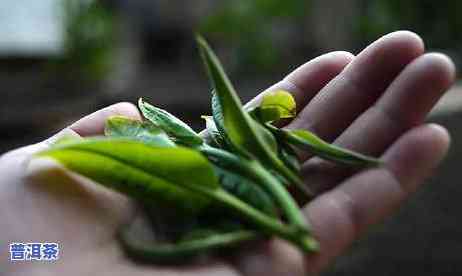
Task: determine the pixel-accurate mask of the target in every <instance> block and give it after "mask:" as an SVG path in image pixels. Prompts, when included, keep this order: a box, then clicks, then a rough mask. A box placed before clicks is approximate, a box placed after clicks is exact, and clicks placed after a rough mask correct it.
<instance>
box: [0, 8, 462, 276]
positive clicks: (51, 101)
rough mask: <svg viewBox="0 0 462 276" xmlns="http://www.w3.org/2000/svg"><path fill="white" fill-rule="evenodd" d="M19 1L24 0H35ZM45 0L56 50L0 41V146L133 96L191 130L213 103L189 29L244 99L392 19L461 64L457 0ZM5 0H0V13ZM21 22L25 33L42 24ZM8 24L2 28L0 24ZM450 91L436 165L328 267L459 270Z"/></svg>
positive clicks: (359, 41)
mask: <svg viewBox="0 0 462 276" xmlns="http://www.w3.org/2000/svg"><path fill="white" fill-rule="evenodd" d="M50 1H52V0H50ZM21 2H23V3H22V5H25V6H26V8H27V5H31V7H32V3H33V2H34V1H33V0H29V1H26V0H22V1H21ZM52 2H54V3H55V8H56V9H58V10H59V11H60V13H59V14H60V15H61V17H60V20H59V21H57V22H56V24H58V25H59V26H60V27H61V29H62V30H63V32H62V43H61V44H62V45H61V46H62V47H61V49H60V50H59V51H56V52H52V53H50V52H46V51H40V49H38V50H37V49H35V50H34V48H33V47H32V48H31V50H25V51H18V50H17V49H14V48H13V49H11V47H10V48H8V47H7V43H5V41H3V40H0V83H1V86H0V87H1V88H0V93H1V100H0V129H1V135H0V153H2V152H5V151H7V150H10V149H13V148H15V147H18V146H21V145H26V144H29V143H33V142H37V141H40V140H43V139H44V138H46V137H48V136H50V135H52V134H53V133H54V132H56V131H58V130H59V129H61V128H63V127H64V126H66V125H67V124H69V123H70V122H72V121H74V120H76V119H78V118H80V117H82V116H83V115H85V114H88V113H90V112H93V111H95V110H97V109H99V108H102V107H104V106H106V105H109V104H112V103H115V102H118V101H132V102H135V101H136V100H137V99H138V97H141V96H142V97H144V98H146V99H147V100H149V101H150V102H153V103H155V104H156V105H157V106H159V107H162V108H165V109H168V110H169V111H171V112H172V113H174V114H175V115H177V116H179V117H181V118H182V119H184V120H185V121H187V122H188V123H190V124H192V125H193V126H194V127H195V128H196V129H200V128H201V127H203V122H201V119H200V115H202V114H207V113H209V110H210V108H209V88H208V83H207V80H206V79H205V74H204V73H203V70H202V65H201V64H200V60H199V56H198V54H197V50H196V48H195V45H194V40H193V33H194V32H196V31H199V32H201V33H202V34H204V35H205V36H206V37H207V39H209V40H210V42H211V43H212V45H213V47H214V48H215V49H216V51H217V53H218V55H219V56H220V58H221V59H222V61H223V63H224V65H225V67H226V69H227V71H228V72H229V73H230V75H231V78H232V80H233V81H234V83H235V85H236V87H237V90H238V92H239V94H240V95H241V97H242V98H243V100H244V101H246V100H248V99H250V98H252V97H253V96H254V95H256V94H257V93H258V92H260V91H262V90H263V89H265V88H266V87H268V86H269V85H271V84H272V83H274V82H276V81H278V80H279V79H281V78H282V77H283V76H284V74H286V73H287V72H289V71H290V70H291V69H294V68H295V67H297V66H298V65H300V64H302V63H304V62H306V61H307V60H309V59H311V58H313V57H315V56H317V55H319V54H322V53H325V52H328V51H332V50H347V51H351V52H354V53H357V52H358V51H359V50H360V49H362V48H363V47H364V46H366V45H368V44H369V43H370V42H372V41H373V40H375V39H376V38H378V37H380V36H381V35H384V34H386V33H388V32H391V31H394V30H399V29H408V30H413V31H415V32H417V33H418V34H420V35H421V36H422V37H423V38H424V40H425V41H426V45H427V48H429V49H430V50H437V51H442V52H444V53H446V54H448V55H450V56H451V57H452V58H453V59H454V60H455V62H456V64H461V63H462V19H460V15H459V12H461V11H462V1H458V0H441V1H429V0H407V1H399V0H381V1H366V0H344V1H341V0H311V1H303V0H286V1H282V0H279V1H277V0H255V1H248V0H229V1H212V0H196V1H168V0H113V1H78V0H67V1H66V0H64V1H60V0H56V1H52ZM35 5H36V4H35ZM10 6H11V4H9V1H0V14H1V12H2V10H3V12H5V11H7V10H8V9H10V8H11V7H10ZM31 10H33V9H31ZM27 16H29V17H33V16H34V12H31V13H30V14H28V15H27ZM37 16H39V15H37ZM9 20H13V21H14V20H17V21H21V20H22V21H24V18H21V17H18V18H16V19H15V18H12V19H11V18H10V19H9ZM37 20H40V18H38V19H37ZM26 22H27V20H26ZM13 23H14V22H13ZM29 28H30V32H31V35H32V34H33V33H34V32H40V31H41V29H40V27H39V26H34V25H32V26H30V27H29ZM2 32H3V33H2ZM5 32H8V29H6V30H5V28H3V29H2V28H0V35H4V34H5ZM11 32H14V28H12V29H11ZM25 43H27V42H25ZM2 44H3V45H2ZM23 46H27V45H23ZM458 90H459V88H458V86H457V85H456V86H455V87H454V88H453V89H452V91H451V93H450V95H448V97H446V98H445V99H444V100H443V102H442V103H440V104H439V106H438V108H437V109H436V110H434V112H433V113H432V116H431V117H430V118H429V120H430V121H436V122H438V123H441V124H443V125H444V126H446V127H447V128H448V129H449V131H450V132H451V134H452V136H453V145H452V148H451V150H450V153H449V157H448V158H447V160H446V161H445V163H444V165H443V166H442V168H441V169H440V170H439V171H438V173H437V175H436V176H434V177H433V178H432V179H431V180H429V181H428V185H426V186H425V187H424V188H423V189H421V190H420V191H419V192H418V193H417V195H415V196H414V197H413V198H412V199H411V200H410V201H409V202H408V203H407V204H406V205H405V206H403V207H402V208H401V209H400V211H399V212H398V213H397V214H396V215H395V216H394V217H393V218H391V219H389V220H388V221H387V222H385V223H384V224H382V225H379V226H377V227H375V228H374V229H372V230H371V232H370V233H369V235H367V237H366V238H364V239H363V240H361V241H359V242H357V243H356V244H355V245H354V246H353V248H352V249H351V250H350V251H349V252H348V253H347V254H346V255H345V256H342V257H340V258H339V259H338V260H337V261H336V262H335V264H334V265H333V266H332V268H331V269H330V271H328V272H326V273H325V275H409V274H414V273H415V274H418V275H460V274H461V273H460V272H462V253H461V252H462V231H461V230H460V227H461V226H462V223H461V222H460V221H461V220H460V219H459V217H460V216H459V212H461V211H462V201H461V200H460V199H459V197H460V196H461V195H462V187H460V181H459V177H458V166H459V163H461V161H462V155H461V153H460V152H459V151H462V148H461V143H462V142H460V141H462V139H461V138H462V132H461V131H460V130H459V125H460V122H461V120H462V112H461V111H462V101H461V100H460V99H459V98H460V97H459V96H458ZM459 103H460V104H459ZM422 150H425V149H422ZM371 185H373V183H371Z"/></svg>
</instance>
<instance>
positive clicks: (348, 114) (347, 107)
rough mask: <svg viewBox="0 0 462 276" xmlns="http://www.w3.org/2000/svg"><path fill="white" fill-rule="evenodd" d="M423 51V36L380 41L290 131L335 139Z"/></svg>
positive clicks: (324, 91)
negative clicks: (309, 132) (306, 132)
mask: <svg viewBox="0 0 462 276" xmlns="http://www.w3.org/2000/svg"><path fill="white" fill-rule="evenodd" d="M423 49H424V46H423V42H422V40H421V39H420V37H418V36H417V35H416V34H414V33H411V32H407V31H399V32H394V33H391V34H388V35H386V36H384V37H382V38H380V39H378V40H377V41H375V42H374V43H372V44H371V45H369V46H368V47H367V48H366V49H365V50H363V51H362V52H361V53H360V54H358V55H357V56H356V58H355V59H354V60H353V61H352V62H351V63H350V64H349V65H348V66H347V67H346V68H345V70H343V72H342V73H341V74H339V75H338V76H337V77H336V78H335V79H333V80H332V81H331V82H330V83H329V84H328V85H326V86H325V87H324V88H323V89H322V90H321V91H320V92H319V93H318V94H317V95H316V96H315V97H314V98H313V99H312V100H311V102H310V103H309V104H308V105H307V106H306V107H305V108H304V109H303V110H302V112H301V113H300V115H299V116H298V117H297V119H295V120H294V121H293V122H292V123H291V124H290V125H289V128H305V129H308V130H310V131H313V132H315V133H316V134H317V135H319V136H320V137H321V138H323V139H326V140H328V141H332V140H334V139H335V138H336V137H337V136H338V135H339V134H340V133H341V132H342V131H343V130H344V129H345V128H346V127H347V126H348V125H349V124H351V122H352V121H353V120H354V119H355V118H356V117H357V116H359V115H360V114H361V113H362V112H363V111H364V110H366V109H367V108H368V107H369V106H370V105H371V104H373V103H374V102H375V101H376V100H377V98H378V97H379V96H380V95H381V94H382V93H383V91H384V90H385V89H386V88H387V87H388V85H389V84H390V83H391V81H392V80H393V79H394V78H395V77H396V76H397V75H398V74H399V73H400V72H401V70H402V69H403V68H404V67H405V66H406V65H407V64H408V63H409V62H411V61H412V60H413V59H415V58H416V57H418V56H420V55H421V54H422V53H423Z"/></svg>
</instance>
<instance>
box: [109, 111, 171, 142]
mask: <svg viewBox="0 0 462 276" xmlns="http://www.w3.org/2000/svg"><path fill="white" fill-rule="evenodd" d="M104 133H105V135H106V136H109V137H119V138H124V137H125V138H132V139H136V140H139V141H142V142H144V143H147V144H150V145H153V146H159V147H175V146H176V145H175V143H174V142H173V141H172V140H170V138H169V137H168V135H167V134H166V133H165V132H164V131H163V130H162V129H160V128H159V127H156V126H155V125H153V124H152V123H150V122H142V121H139V120H135V119H132V118H128V117H124V116H112V117H109V119H108V120H107V121H106V127H105V129H104Z"/></svg>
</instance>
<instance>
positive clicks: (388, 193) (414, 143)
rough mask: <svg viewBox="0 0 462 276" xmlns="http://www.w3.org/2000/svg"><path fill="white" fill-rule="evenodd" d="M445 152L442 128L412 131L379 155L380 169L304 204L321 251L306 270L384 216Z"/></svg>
mask: <svg viewBox="0 0 462 276" xmlns="http://www.w3.org/2000/svg"><path fill="white" fill-rule="evenodd" d="M448 147H449V135H448V133H447V131H446V130H445V129H444V128H442V127H440V126H437V125H423V126H420V127H416V128H414V129H412V130H410V131H408V132H407V133H406V134H404V135H403V136H402V137H401V138H400V139H399V140H398V141H396V142H395V143H394V144H393V145H392V146H391V147H390V148H389V149H388V150H387V151H386V152H385V154H384V155H383V160H384V161H385V163H386V165H385V167H384V168H377V169H371V170H368V171H364V172H362V173H359V174H357V175H355V176H353V177H351V178H350V179H348V180H346V181H345V182H344V183H343V184H341V185H340V186H339V187H337V188H336V189H334V190H332V191H330V192H328V193H325V194H323V195H322V196H320V197H318V198H317V199H315V200H314V201H313V202H312V203H310V204H309V205H308V206H307V208H306V213H307V215H308V217H309V219H310V221H311V223H312V227H313V231H314V233H315V236H316V238H317V239H318V241H319V242H320V246H321V251H320V254H318V255H313V256H308V261H309V262H310V264H311V266H310V268H312V269H320V268H321V267H323V266H325V265H326V264H327V263H328V262H329V260H331V259H332V258H333V257H335V256H337V255H339V254H340V253H341V252H342V251H344V250H345V249H346V247H348V246H349V245H350V244H351V242H352V241H353V240H354V239H356V238H357V237H358V235H360V234H361V233H363V232H364V231H365V230H366V229H367V227H368V226H369V225H371V224H373V223H376V222H377V221H379V220H381V219H383V218H384V217H385V216H387V215H388V214H390V212H391V211H393V210H394V209H395V208H396V207H397V206H398V205H399V204H400V203H401V202H402V201H403V200H404V199H406V198H407V197H408V196H409V195H410V194H411V193H412V192H414V191H415V190H416V189H417V187H418V186H419V185H420V184H421V183H422V181H423V180H424V179H425V178H426V177H427V176H429V174H430V172H432V171H433V169H434V168H435V167H436V166H437V165H438V164H439V163H440V161H441V160H442V158H443V157H444V156H445V155H446V152H447V150H448Z"/></svg>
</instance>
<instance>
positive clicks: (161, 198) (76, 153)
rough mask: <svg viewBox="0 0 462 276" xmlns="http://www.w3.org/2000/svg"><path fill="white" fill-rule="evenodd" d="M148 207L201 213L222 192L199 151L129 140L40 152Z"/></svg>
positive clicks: (92, 142)
mask: <svg viewBox="0 0 462 276" xmlns="http://www.w3.org/2000/svg"><path fill="white" fill-rule="evenodd" d="M38 156H39V157H51V158H54V159H56V160H57V161H59V162H60V163H61V164H62V165H64V166H65V167H66V168H68V169H70V170H72V171H74V172H76V173H79V174H81V175H83V176H86V177H88V178H90V179H92V180H94V181H96V182H98V183H100V184H102V185H105V186H107V187H109V188H112V189H115V190H118V191H119V192H122V193H125V194H127V195H129V196H131V197H133V198H136V199H139V200H141V201H142V202H145V203H146V204H156V205H157V204H160V205H163V206H166V207H173V208H175V209H179V210H181V211H183V212H187V213H197V212H199V211H200V210H201V209H203V208H204V207H205V206H207V205H208V204H210V203H211V201H212V200H211V199H210V197H208V196H207V195H206V193H207V191H210V190H216V189H220V187H219V184H218V181H217V178H216V176H215V173H214V172H213V168H212V165H211V164H210V163H209V162H208V161H207V159H205V157H203V156H202V154H200V153H199V152H197V151H194V150H191V149H187V148H182V147H176V148H165V147H153V146H149V145H146V144H144V143H141V142H137V141H130V140H125V139H116V138H111V139H108V138H106V139H89V140H85V141H83V142H77V143H71V144H65V145H63V146H58V147H56V148H53V149H51V150H47V151H44V152H41V153H39V154H38Z"/></svg>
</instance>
